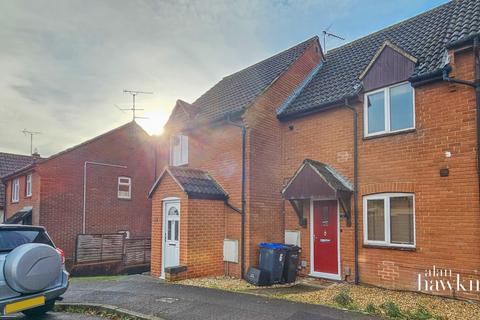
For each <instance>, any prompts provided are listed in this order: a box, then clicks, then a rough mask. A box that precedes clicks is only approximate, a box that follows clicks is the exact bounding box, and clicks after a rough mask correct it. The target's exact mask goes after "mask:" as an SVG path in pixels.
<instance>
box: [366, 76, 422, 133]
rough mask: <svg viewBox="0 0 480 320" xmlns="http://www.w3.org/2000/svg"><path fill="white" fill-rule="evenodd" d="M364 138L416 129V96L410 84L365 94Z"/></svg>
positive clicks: (397, 85) (401, 84) (406, 83)
mask: <svg viewBox="0 0 480 320" xmlns="http://www.w3.org/2000/svg"><path fill="white" fill-rule="evenodd" d="M364 100H365V101H364V109H363V111H364V112H363V114H364V136H365V137H370V136H376V135H382V134H388V133H395V132H401V131H405V130H411V129H415V96H414V90H413V87H412V86H411V84H410V83H409V82H404V83H400V84H396V85H393V86H389V87H385V88H382V89H379V90H375V91H371V92H368V93H365V99H364Z"/></svg>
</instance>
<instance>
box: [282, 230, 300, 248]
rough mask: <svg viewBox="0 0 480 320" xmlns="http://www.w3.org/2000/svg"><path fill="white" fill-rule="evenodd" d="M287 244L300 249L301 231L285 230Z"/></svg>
mask: <svg viewBox="0 0 480 320" xmlns="http://www.w3.org/2000/svg"><path fill="white" fill-rule="evenodd" d="M285 244H293V245H294V246H297V247H300V231H296V230H285Z"/></svg>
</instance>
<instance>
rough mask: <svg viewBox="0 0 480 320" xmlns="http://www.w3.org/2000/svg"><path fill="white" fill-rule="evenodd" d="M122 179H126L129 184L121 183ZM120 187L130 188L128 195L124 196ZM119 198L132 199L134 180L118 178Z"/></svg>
mask: <svg viewBox="0 0 480 320" xmlns="http://www.w3.org/2000/svg"><path fill="white" fill-rule="evenodd" d="M122 179H126V180H127V181H128V182H123V181H121V180H122ZM120 186H128V195H124V194H123V192H125V191H120ZM117 198H118V199H132V178H130V177H123V176H122V177H118V185H117Z"/></svg>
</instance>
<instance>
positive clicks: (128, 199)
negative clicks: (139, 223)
mask: <svg viewBox="0 0 480 320" xmlns="http://www.w3.org/2000/svg"><path fill="white" fill-rule="evenodd" d="M117 200H122V201H132V198H118V197H117Z"/></svg>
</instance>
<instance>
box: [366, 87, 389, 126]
mask: <svg viewBox="0 0 480 320" xmlns="http://www.w3.org/2000/svg"><path fill="white" fill-rule="evenodd" d="M367 110H368V133H375V132H381V131H384V130H385V99H384V93H383V91H382V92H378V93H375V94H370V95H368V96H367Z"/></svg>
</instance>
